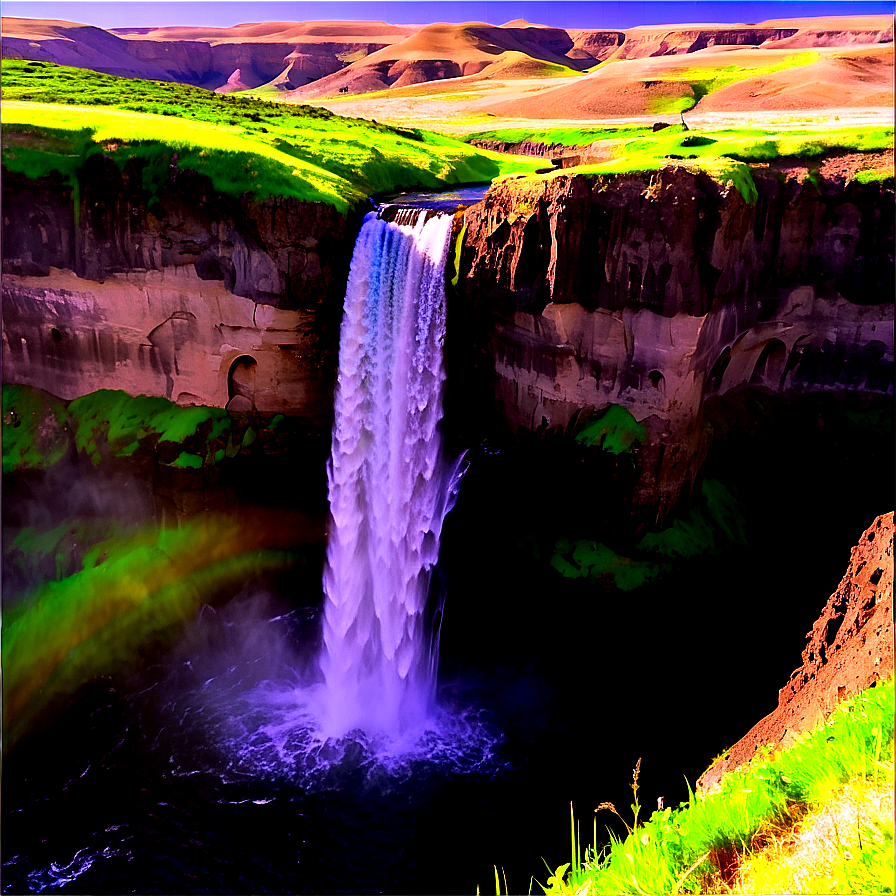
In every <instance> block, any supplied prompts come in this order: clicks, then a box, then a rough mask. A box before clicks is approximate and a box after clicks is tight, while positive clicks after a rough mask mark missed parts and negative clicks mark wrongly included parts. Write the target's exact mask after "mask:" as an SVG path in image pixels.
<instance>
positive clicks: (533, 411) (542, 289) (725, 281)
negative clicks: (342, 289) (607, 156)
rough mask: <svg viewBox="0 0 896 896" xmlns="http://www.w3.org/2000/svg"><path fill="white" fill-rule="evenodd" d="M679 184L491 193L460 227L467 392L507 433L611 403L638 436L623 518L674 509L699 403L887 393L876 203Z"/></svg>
mask: <svg viewBox="0 0 896 896" xmlns="http://www.w3.org/2000/svg"><path fill="white" fill-rule="evenodd" d="M757 190H758V198H757V199H756V201H755V202H754V203H752V204H751V203H749V202H747V201H746V200H744V199H743V197H742V196H741V195H740V194H739V193H738V192H737V190H735V189H734V188H733V187H732V186H730V185H729V187H728V188H724V187H721V186H719V185H718V184H717V183H715V182H714V181H712V180H710V179H709V178H707V177H704V176H701V175H694V174H690V173H688V172H686V171H684V170H682V169H671V168H670V169H664V170H663V171H661V172H658V173H657V174H656V175H653V176H648V175H643V176H639V175H631V176H614V177H596V176H592V177H588V176H583V175H566V176H564V175H556V176H553V177H549V178H547V179H546V180H543V181H541V182H540V183H536V184H534V185H533V184H531V183H530V184H523V183H515V182H513V181H509V182H504V183H503V184H501V185H500V186H498V187H495V188H493V189H492V190H490V191H489V192H488V193H487V194H486V197H485V199H484V201H483V202H482V203H480V204H479V205H476V206H473V207H471V208H470V209H469V210H468V211H467V212H466V225H467V229H466V234H465V237H464V243H463V247H462V253H461V265H460V267H461V280H460V294H459V296H458V303H459V305H458V307H459V309H460V310H459V311H458V312H457V313H456V314H455V316H454V318H453V321H454V323H453V325H452V326H453V327H454V334H455V336H454V337H453V338H455V337H457V338H459V337H458V330H460V331H462V332H463V336H464V338H466V339H467V340H468V342H467V345H466V346H465V348H464V349H463V351H464V352H469V353H470V356H471V357H476V358H477V360H478V364H479V368H478V375H479V376H480V380H479V382H478V384H477V385H476V386H475V388H474V387H473V386H471V387H470V388H471V390H472V393H473V394H482V395H486V394H490V395H491V396H492V398H491V400H492V401H493V402H494V407H495V408H496V409H497V413H498V414H499V415H500V416H501V417H503V419H504V420H505V421H507V423H509V424H510V426H511V427H512V428H513V429H528V430H531V431H536V430H538V429H539V428H543V427H546V426H547V427H561V428H563V427H566V426H568V425H569V423H570V421H572V420H574V418H575V417H576V415H577V414H578V413H579V412H580V410H581V409H583V408H595V409H598V410H599V409H602V408H605V407H606V406H607V405H608V404H620V405H623V406H625V407H626V408H628V410H629V411H630V412H631V413H632V414H633V415H634V416H635V418H636V419H637V420H638V421H639V422H641V423H642V424H643V425H644V426H645V427H646V429H647V431H648V439H647V443H646V444H645V445H644V446H643V447H642V449H641V454H640V456H639V461H638V467H639V481H638V485H637V488H636V493H635V494H634V495H633V496H632V501H633V504H634V512H635V513H637V512H638V508H639V507H640V508H642V509H643V510H644V512H645V513H648V514H650V515H654V519H656V518H662V517H663V516H664V515H665V514H666V513H668V512H669V511H671V510H672V509H674V507H675V506H676V504H677V502H678V501H679V500H680V499H681V498H682V497H687V495H688V493H689V490H690V487H691V484H692V483H693V481H694V478H695V476H696V473H697V470H698V469H699V467H700V465H701V464H702V461H703V459H704V458H705V456H706V452H707V450H708V446H709V444H710V443H711V440H712V432H711V431H710V427H708V426H707V423H706V422H705V421H704V419H703V406H704V402H705V401H706V400H707V399H709V398H712V397H716V396H721V395H724V394H726V393H729V392H734V391H736V390H738V389H741V388H744V387H753V388H760V389H766V390H770V391H774V392H813V391H831V390H849V391H854V392H866V393H871V394H888V393H892V391H893V371H892V359H893V349H894V346H893V306H892V301H891V299H890V296H891V294H892V283H893V254H892V240H893V199H892V190H891V189H882V188H880V187H879V186H871V185H861V184H857V183H853V184H850V185H848V186H846V187H844V186H843V185H842V184H840V185H839V186H838V185H836V184H830V185H828V186H827V187H825V188H824V190H823V191H822V192H819V191H818V190H816V189H815V188H814V187H812V186H810V185H808V184H805V185H800V184H798V183H797V182H796V181H788V182H786V183H782V182H779V181H778V180H776V179H774V178H773V177H770V176H768V177H758V178H757Z"/></svg>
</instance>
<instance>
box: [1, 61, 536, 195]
mask: <svg viewBox="0 0 896 896" xmlns="http://www.w3.org/2000/svg"><path fill="white" fill-rule="evenodd" d="M2 83H3V99H4V108H3V124H4V127H3V165H4V167H5V168H7V169H8V170H10V171H15V172H20V173H23V174H25V175H27V176H29V177H39V176H42V175H44V174H47V173H49V172H51V171H58V172H60V173H61V174H62V175H63V176H64V177H66V178H69V179H71V178H73V177H74V176H75V173H76V172H77V171H78V170H79V169H80V167H81V166H82V165H83V163H84V161H85V159H86V158H88V157H89V156H90V155H92V154H94V153H97V152H103V153H106V154H107V155H109V156H111V157H112V158H113V159H114V160H115V161H116V162H118V163H119V165H121V166H122V167H123V166H124V164H125V163H126V162H127V161H128V159H130V158H132V157H134V156H136V157H138V158H140V159H143V160H145V162H146V164H147V166H148V167H149V168H150V169H151V173H150V174H149V175H145V176H144V177H145V181H144V186H146V187H155V188H158V186H159V185H160V184H161V183H164V182H165V181H166V180H167V178H168V176H169V173H170V168H169V163H170V161H171V155H172V153H173V152H177V154H178V159H177V167H179V168H187V169H191V170H195V171H198V172H200V173H202V174H205V175H206V176H208V177H209V178H211V180H212V183H213V185H214V187H215V189H216V190H220V191H221V192H225V193H230V194H233V195H243V194H244V193H251V194H252V195H254V196H255V197H257V198H259V199H264V198H267V197H269V196H286V197H292V198H297V199H302V200H309V201H323V202H328V203H330V204H332V205H334V206H336V207H337V208H339V209H340V210H342V211H345V210H347V209H348V208H349V207H350V206H352V205H353V204H355V203H358V202H360V201H362V200H363V199H365V198H366V197H367V196H369V195H376V194H378V193H385V192H391V191H394V190H397V189H406V188H422V189H438V188H440V187H441V186H443V185H445V184H456V183H474V182H483V181H489V180H492V179H493V178H495V177H497V176H499V175H501V174H509V173H516V172H520V173H528V172H532V171H534V170H535V169H536V168H537V165H538V163H537V161H535V160H532V159H526V158H517V157H509V156H501V155H499V154H497V153H488V152H484V151H481V150H476V149H474V148H473V147H470V146H468V145H466V144H465V143H463V142H461V141H458V140H454V139H453V138H450V137H445V136H441V135H438V134H431V133H427V132H423V131H419V130H410V129H407V128H391V127H387V126H386V125H381V124H378V123H376V122H370V121H366V120H363V119H348V118H342V117H340V116H338V115H334V114H333V113H331V112H328V111H325V110H322V109H316V108H313V107H308V106H292V105H287V104H283V103H270V102H266V101H264V100H258V99H252V98H249V97H241V96H231V95H222V94H216V93H213V92H211V91H206V90H202V89H200V88H196V87H188V86H185V85H181V84H169V83H167V82H158V81H143V80H136V79H131V78H117V77H114V76H112V75H102V74H98V73H96V72H91V71H87V70H83V69H72V68H66V67H64V66H58V65H55V64H53V63H41V62H28V61H23V60H3V63H2Z"/></svg>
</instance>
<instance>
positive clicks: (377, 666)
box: [321, 210, 460, 736]
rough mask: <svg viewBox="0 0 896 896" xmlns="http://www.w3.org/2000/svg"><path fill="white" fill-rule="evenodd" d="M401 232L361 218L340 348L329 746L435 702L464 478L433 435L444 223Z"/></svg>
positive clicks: (333, 462)
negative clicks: (448, 549) (445, 590)
mask: <svg viewBox="0 0 896 896" xmlns="http://www.w3.org/2000/svg"><path fill="white" fill-rule="evenodd" d="M397 221H398V222H400V223H390V222H386V221H384V220H381V219H380V218H378V217H377V216H376V214H374V213H371V214H369V215H368V216H367V217H366V218H365V220H364V223H363V225H362V228H361V232H360V234H359V235H358V240H357V243H356V244H355V250H354V255H353V257H352V264H351V271H350V274H349V280H348V287H347V290H346V296H345V310H344V317H343V321H342V330H341V334H340V341H339V376H338V382H337V387H336V401H335V421H334V425H333V441H332V449H331V454H330V461H329V465H328V469H327V478H328V486H329V500H330V521H329V530H328V542H327V563H326V568H325V571H324V592H325V595H326V602H325V611H324V626H323V634H324V649H323V653H322V656H321V669H322V671H323V674H324V679H325V685H324V710H323V712H324V719H323V720H322V721H323V725H324V728H325V729H326V731H327V733H328V734H333V735H339V734H344V733H346V732H348V731H350V730H352V729H355V728H361V729H363V730H365V731H368V732H385V733H386V734H389V735H391V736H398V735H401V734H405V733H408V732H410V731H413V730H416V729H419V727H420V726H421V724H422V723H423V722H424V721H425V720H426V718H427V716H428V714H429V712H430V710H431V708H432V705H433V701H434V697H435V686H436V672H437V664H438V628H439V623H440V620H441V612H440V610H439V609H438V608H433V606H432V605H431V604H430V606H429V607H428V606H427V604H428V603H429V600H428V599H429V590H430V588H429V585H430V577H431V573H432V569H433V566H434V565H435V563H436V561H437V559H438V553H439V538H440V534H441V529H442V522H443V520H444V518H445V515H446V514H447V512H448V511H449V510H450V509H451V506H452V505H453V502H454V496H455V494H456V489H457V484H458V480H459V475H460V474H459V463H458V462H455V463H453V464H451V463H448V462H447V461H446V459H445V458H444V457H443V452H442V444H441V436H440V433H439V421H440V419H441V416H442V391H443V385H444V381H445V372H444V366H443V361H442V343H443V340H444V336H445V283H444V277H445V273H444V270H445V258H446V254H447V249H448V243H449V239H450V235H451V225H452V216H451V215H450V214H449V215H437V216H432V217H429V218H428V219H427V212H426V211H419V212H418V211H411V212H408V211H407V210H403V211H401V212H400V213H399V216H398V218H397Z"/></svg>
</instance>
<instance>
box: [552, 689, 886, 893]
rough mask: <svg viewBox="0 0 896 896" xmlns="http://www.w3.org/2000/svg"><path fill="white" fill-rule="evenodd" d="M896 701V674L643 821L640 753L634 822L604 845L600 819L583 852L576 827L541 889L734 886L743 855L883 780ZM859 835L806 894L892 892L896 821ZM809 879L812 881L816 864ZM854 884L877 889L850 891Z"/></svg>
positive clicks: (692, 889) (718, 889)
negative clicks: (850, 788)
mask: <svg viewBox="0 0 896 896" xmlns="http://www.w3.org/2000/svg"><path fill="white" fill-rule="evenodd" d="M893 701H894V688H893V680H892V679H891V680H889V681H887V682H878V684H877V686H876V687H872V688H869V689H868V690H866V691H865V692H863V693H862V694H859V695H858V696H856V697H854V698H853V699H851V700H849V701H846V702H844V703H843V704H841V706H840V707H839V708H838V709H837V710H836V711H835V712H834V713H833V714H832V715H831V717H830V718H829V719H828V721H827V722H825V723H824V724H822V725H820V726H819V727H818V728H816V729H815V730H813V731H812V732H810V733H809V734H807V735H805V736H803V737H802V738H801V739H799V740H798V741H797V742H796V743H795V744H794V745H793V746H792V747H791V748H789V749H787V750H782V751H781V752H779V753H777V754H776V755H774V756H772V755H770V750H768V749H766V751H765V752H763V753H762V754H760V756H759V757H757V758H756V759H754V760H753V762H751V763H750V764H749V765H748V766H746V767H745V768H743V769H740V770H738V771H736V772H732V773H730V774H728V775H727V776H726V777H725V778H724V779H723V781H722V785H721V787H720V789H719V790H718V791H716V792H714V793H711V794H708V795H702V794H699V795H698V794H695V793H694V792H693V791H692V790H691V789H690V787H689V788H688V792H689V798H688V801H687V802H686V803H683V804H682V805H681V806H679V807H678V808H677V809H672V808H666V809H662V810H657V811H655V812H654V813H653V814H652V815H651V817H650V818H649V819H648V820H647V821H646V822H644V823H643V824H639V820H638V819H639V814H640V809H641V807H640V805H639V803H638V799H637V790H638V774H639V772H640V760H639V761H638V763H637V764H636V765H635V770H634V774H633V779H632V785H631V787H632V792H633V796H634V800H633V803H632V806H631V808H632V813H633V822H632V824H631V825H630V824H629V823H628V822H627V821H625V819H622V820H623V822H624V824H625V826H626V828H627V834H626V836H625V837H624V838H619V837H617V836H616V835H615V834H613V833H612V832H610V843H609V844H608V845H607V846H605V847H603V848H602V849H597V847H596V843H597V838H596V823H595V840H594V844H595V845H593V846H591V847H588V848H586V849H585V851H584V854H581V853H580V851H579V844H578V839H577V838H578V834H577V832H576V830H575V828H574V826H573V828H572V831H571V833H572V835H573V838H574V840H575V842H574V844H573V847H572V850H571V858H572V862H570V863H567V864H564V865H561V866H560V867H559V868H558V869H557V870H556V871H555V872H554V873H553V874H552V875H551V876H550V877H549V878H548V880H547V882H546V884H545V885H544V886H542V889H543V890H544V892H545V893H546V894H603V893H606V894H623V893H632V894H652V893H672V894H677V893H702V892H732V889H731V887H732V886H733V884H734V882H735V879H736V877H737V871H738V868H739V866H740V864H741V862H742V861H743V858H744V857H745V856H747V855H749V854H750V853H751V852H754V851H758V850H759V849H760V848H761V847H762V845H763V843H764V842H765V841H768V840H769V839H771V838H773V837H774V835H775V834H777V833H780V832H783V831H787V830H789V829H790V828H792V826H793V824H794V822H795V821H796V820H797V819H798V818H800V817H803V816H805V814H806V813H807V812H809V811H811V810H812V809H813V808H816V807H818V806H821V805H824V804H825V803H826V801H827V800H829V799H830V798H831V796H832V795H833V794H834V792H835V791H836V790H838V789H839V788H841V787H842V786H843V785H844V784H845V783H846V782H848V781H853V780H856V779H858V780H859V781H864V782H871V783H878V784H880V783H882V782H885V781H887V780H888V777H891V776H892V757H893V727H894V724H893V723H894V709H893ZM602 810H609V811H612V812H613V813H615V814H616V815H617V816H619V817H620V818H622V815H621V814H620V813H619V812H618V811H617V810H616V807H615V806H613V805H612V804H611V803H601V804H600V806H598V807H597V809H596V810H595V813H597V812H598V811H602ZM573 825H574V822H573ZM857 842H858V843H859V848H858V849H856V848H855V847H853V848H852V851H850V850H848V849H846V848H844V849H842V850H841V857H842V862H841V863H840V864H839V865H837V866H836V869H835V871H833V872H831V871H830V869H827V871H826V872H825V873H826V875H827V876H826V878H825V880H827V881H828V883H827V884H826V885H825V886H826V887H827V888H826V889H823V890H819V889H814V890H812V889H810V890H806V891H805V892H838V893H847V892H868V893H871V892H874V893H883V892H891V893H892V892H893V888H892V887H891V886H889V884H888V881H890V880H892V878H893V871H892V869H893V854H892V849H889V850H888V848H887V844H889V845H890V846H892V829H889V830H887V831H879V832H878V833H876V834H875V835H874V836H873V837H871V838H869V837H868V836H867V835H866V837H865V839H864V841H863V840H862V835H861V832H860V833H859V837H858V841H857ZM819 874H820V872H819ZM803 877H804V879H805V880H807V881H809V880H812V879H813V878H812V869H811V868H810V869H807V871H806V874H805V875H804V876H803ZM816 877H818V875H816ZM863 881H864V883H862V882H863ZM854 885H855V886H859V885H861V886H866V885H867V886H870V887H871V888H870V889H863V890H855V889H852V890H851V889H849V887H851V886H854ZM814 886H820V884H819V883H818V882H817V881H816V883H815V884H814ZM888 886H889V889H888Z"/></svg>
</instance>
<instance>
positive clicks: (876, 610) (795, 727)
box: [698, 512, 894, 790]
mask: <svg viewBox="0 0 896 896" xmlns="http://www.w3.org/2000/svg"><path fill="white" fill-rule="evenodd" d="M893 534H894V528H893V513H892V512H891V513H887V514H884V515H883V516H879V517H878V518H877V519H876V520H875V521H874V522H873V523H872V524H871V525H870V526H869V527H868V529H866V530H865V532H864V533H863V534H862V537H861V539H859V543H858V544H857V545H856V546H855V547H854V548H853V549H852V553H851V556H850V561H849V567H848V568H847V570H846V574H845V575H844V576H843V579H842V581H841V582H840V585H839V586H838V588H837V590H836V591H835V592H834V593H833V594H832V595H831V596H830V597H829V598H828V602H827V604H826V605H825V607H824V609H823V610H822V612H821V615H820V616H819V617H818V619H817V620H816V621H815V624H814V625H813V626H812V629H811V631H809V632H808V634H807V635H806V639H807V644H806V648H805V650H804V651H803V663H802V665H801V666H800V667H799V668H798V669H796V670H795V671H794V672H793V674H792V675H791V676H790V681H788V682H787V684H786V685H785V686H784V687H783V688H781V691H780V694H779V699H778V707H777V709H775V711H774V712H772V713H771V714H770V715H768V716H766V717H765V718H764V719H762V721H760V722H758V723H757V724H756V725H755V726H754V727H753V728H751V729H750V730H749V731H748V732H747V734H745V735H744V736H743V737H742V738H741V739H740V740H739V741H738V742H737V743H736V744H735V745H734V746H733V747H732V748H731V750H730V752H729V755H728V756H727V757H726V758H725V759H722V760H720V761H719V762H717V763H716V764H715V765H714V766H712V768H710V769H708V770H707V772H706V773H705V774H704V775H703V776H702V778H701V779H700V781H699V782H698V783H699V785H700V787H701V788H702V789H703V790H711V789H712V788H713V787H715V786H716V785H717V784H718V782H719V781H720V780H721V778H722V777H723V775H724V774H725V773H726V772H727V771H729V770H731V769H734V768H737V767H738V766H740V765H743V764H744V763H746V762H749V760H750V759H751V758H752V757H753V756H754V755H755V754H756V753H757V751H758V750H759V748H760V747H762V746H764V745H767V744H771V745H772V746H778V745H780V746H782V747H787V746H789V745H790V744H791V743H792V742H793V740H794V738H795V737H796V736H797V735H799V734H802V733H804V732H806V731H809V730H811V729H812V728H814V727H815V726H816V725H817V724H819V723H820V722H821V721H823V720H824V719H825V718H827V717H828V716H829V715H830V713H831V712H832V711H833V710H834V709H835V708H836V707H837V704H838V703H839V702H840V701H841V700H844V699H845V698H847V697H851V696H853V695H855V694H857V693H859V692H860V691H863V690H864V689H865V688H867V687H870V686H871V685H873V684H874V682H876V681H879V680H882V679H886V678H888V677H890V676H892V674H893ZM735 699H736V697H735Z"/></svg>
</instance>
